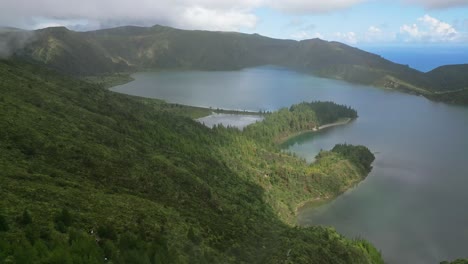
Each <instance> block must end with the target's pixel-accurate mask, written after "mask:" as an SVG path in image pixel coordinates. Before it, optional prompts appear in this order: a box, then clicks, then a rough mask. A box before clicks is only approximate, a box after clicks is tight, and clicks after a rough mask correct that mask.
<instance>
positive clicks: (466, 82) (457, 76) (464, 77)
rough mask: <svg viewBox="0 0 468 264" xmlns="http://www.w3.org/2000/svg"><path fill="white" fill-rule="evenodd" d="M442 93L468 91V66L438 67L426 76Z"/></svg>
mask: <svg viewBox="0 0 468 264" xmlns="http://www.w3.org/2000/svg"><path fill="white" fill-rule="evenodd" d="M426 75H427V76H428V77H429V78H431V79H432V80H435V81H436V82H437V86H438V87H439V90H440V91H454V90H468V64H459V65H447V66H442V67H438V68H436V69H434V70H432V71H430V72H428V73H427V74H426Z"/></svg>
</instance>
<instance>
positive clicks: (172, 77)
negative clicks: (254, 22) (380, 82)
mask: <svg viewBox="0 0 468 264" xmlns="http://www.w3.org/2000/svg"><path fill="white" fill-rule="evenodd" d="M134 78H135V81H134V82H131V83H128V84H125V85H122V86H117V87H115V88H113V90H114V91H117V92H122V93H128V94H133V95H140V96H146V97H154V98H162V99H165V100H167V101H169V102H174V103H181V104H188V105H194V106H206V107H210V106H211V107H213V108H218V107H219V108H228V109H240V110H244V109H246V110H275V109H278V108H280V107H286V106H290V105H291V104H294V103H298V102H301V101H313V100H332V101H335V102H337V103H340V104H346V105H350V106H352V107H353V108H355V109H357V111H358V113H359V118H358V119H357V120H355V121H353V122H352V123H350V124H348V125H344V126H337V127H332V128H328V129H326V130H324V131H320V132H319V133H310V134H306V135H303V136H301V137H299V138H296V139H294V140H292V141H289V142H288V144H289V145H288V148H289V149H290V150H292V151H295V152H297V153H298V154H299V155H301V156H303V157H305V158H307V159H309V160H312V159H313V157H314V156H315V155H316V153H317V152H318V151H319V150H320V149H330V148H332V147H333V146H334V145H335V144H336V143H344V142H346V143H351V144H363V145H366V146H368V147H369V148H370V149H371V150H372V151H373V152H375V153H376V161H375V162H374V169H373V171H372V172H371V174H370V175H369V177H368V178H367V179H366V180H365V181H363V182H362V183H360V184H359V185H358V186H357V187H356V188H354V189H352V190H350V191H348V192H347V193H345V194H344V195H342V196H340V197H339V198H338V199H336V200H335V201H333V202H331V203H329V204H327V205H325V206H323V207H320V208H319V209H316V210H312V211H310V210H309V211H308V210H304V211H303V212H302V213H301V214H300V216H299V218H298V222H299V223H300V224H302V225H310V224H321V225H330V226H334V227H335V228H336V229H337V230H338V231H339V232H341V233H343V234H345V235H347V236H349V237H363V238H365V239H368V240H369V241H371V242H372V243H374V244H375V245H376V246H377V247H378V248H379V249H380V250H382V253H383V255H384V258H385V260H386V261H387V262H388V263H438V262H440V261H442V260H447V259H455V258H459V257H468V251H467V248H466V245H468V210H467V209H466V201H468V192H467V191H466V186H468V166H466V164H468V155H467V150H468V140H467V138H466V135H468V108H466V107H457V106H450V105H446V104H443V103H435V102H431V101H428V100H426V99H425V98H423V97H419V96H413V95H407V94H403V93H399V92H393V91H388V90H382V89H377V88H372V87H366V86H360V85H354V84H348V83H345V82H340V81H335V80H328V79H321V78H317V77H314V76H309V75H303V74H299V73H296V72H292V71H288V70H284V69H280V68H274V67H262V68H253V69H246V70H242V71H233V72H199V71H185V72H184V71H181V72H152V73H138V74H135V75H134Z"/></svg>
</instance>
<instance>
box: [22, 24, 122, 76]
mask: <svg viewBox="0 0 468 264" xmlns="http://www.w3.org/2000/svg"><path fill="white" fill-rule="evenodd" d="M17 55H18V56H20V57H22V58H25V59H29V60H33V61H38V62H42V63H44V64H46V65H48V66H49V67H51V68H54V69H56V70H58V71H60V72H64V73H67V74H72V75H90V74H101V73H106V72H113V71H121V70H124V69H126V65H122V64H120V63H119V62H115V61H112V60H111V58H110V57H108V56H106V52H105V50H104V49H103V48H102V47H100V46H96V45H94V44H93V43H92V42H90V41H88V40H86V39H85V38H83V34H81V33H78V32H74V31H70V30H68V29H66V28H64V27H55V28H46V29H41V30H37V31H35V36H34V38H33V41H32V42H31V43H29V44H28V45H26V47H25V48H24V49H23V50H20V51H19V52H17Z"/></svg>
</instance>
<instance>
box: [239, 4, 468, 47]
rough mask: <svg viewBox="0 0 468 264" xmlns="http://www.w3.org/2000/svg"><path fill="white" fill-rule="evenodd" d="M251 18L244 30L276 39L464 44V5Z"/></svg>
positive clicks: (467, 11)
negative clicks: (252, 22) (253, 24)
mask: <svg viewBox="0 0 468 264" xmlns="http://www.w3.org/2000/svg"><path fill="white" fill-rule="evenodd" d="M255 15H256V16H257V17H258V18H259V21H258V23H257V25H256V27H255V28H253V29H244V30H245V31H246V32H255V31H258V32H261V33H262V34H264V35H267V36H271V37H275V38H293V39H304V38H314V37H320V38H323V39H327V40H337V41H342V42H346V43H348V44H356V45H360V46H366V45H411V44H426V45H468V38H467V35H468V7H455V8H444V9H429V8H426V7H423V6H420V5H408V4H404V3H401V2H398V1H369V2H364V3H359V4H356V5H354V6H352V7H350V8H346V9H341V10H336V11H333V12H327V13H322V14H320V13H319V14H295V13H292V14H290V13H284V12H281V11H277V10H274V9H270V8H259V9H257V10H255ZM415 25H416V26H415ZM414 29H417V31H415V30H414Z"/></svg>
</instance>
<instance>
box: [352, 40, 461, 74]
mask: <svg viewBox="0 0 468 264" xmlns="http://www.w3.org/2000/svg"><path fill="white" fill-rule="evenodd" d="M360 48H361V49H363V50H365V51H368V52H372V53H375V54H378V55H380V56H382V57H383V58H385V59H387V60H390V61H393V62H395V63H399V64H404V65H409V66H410V67H411V68H414V69H417V70H419V71H422V72H428V71H431V70H433V69H435V68H437V67H439V66H443V65H452V64H466V63H468V46H467V47H463V46H455V47H453V46H422V47H421V46H408V47H401V46H398V47H390V46H388V47H383V46H381V47H360Z"/></svg>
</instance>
